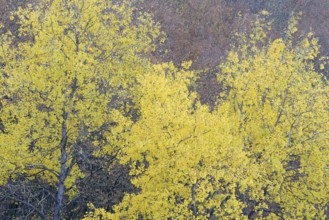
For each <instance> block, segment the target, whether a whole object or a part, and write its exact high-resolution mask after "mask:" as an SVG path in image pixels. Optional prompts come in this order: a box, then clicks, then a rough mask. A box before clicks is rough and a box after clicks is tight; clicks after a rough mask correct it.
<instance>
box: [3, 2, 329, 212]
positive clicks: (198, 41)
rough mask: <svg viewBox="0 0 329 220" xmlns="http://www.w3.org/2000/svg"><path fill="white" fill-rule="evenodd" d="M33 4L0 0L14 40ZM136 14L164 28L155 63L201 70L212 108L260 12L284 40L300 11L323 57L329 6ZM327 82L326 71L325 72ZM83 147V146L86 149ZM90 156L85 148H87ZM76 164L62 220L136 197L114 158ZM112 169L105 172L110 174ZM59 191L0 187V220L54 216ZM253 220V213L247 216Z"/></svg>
mask: <svg viewBox="0 0 329 220" xmlns="http://www.w3.org/2000/svg"><path fill="white" fill-rule="evenodd" d="M27 3H32V4H37V1H33V0H0V21H1V23H2V24H3V25H4V28H2V30H0V34H1V33H3V32H5V31H6V30H10V31H11V32H12V33H13V34H14V35H16V36H17V41H24V40H28V39H23V38H20V37H19V36H18V33H17V32H18V25H17V24H15V20H14V21H11V20H10V19H9V17H10V13H11V12H12V11H14V10H16V9H18V7H24V6H25V5H26V4H27ZM135 4H136V6H137V8H138V10H144V11H148V12H151V13H152V14H153V15H154V19H155V20H156V21H157V22H159V23H160V24H161V27H162V31H163V32H164V33H165V34H166V41H165V42H164V43H162V44H159V45H158V50H157V51H156V52H154V53H153V54H150V58H151V60H152V61H153V62H155V63H160V62H167V61H172V62H174V63H175V64H176V65H178V66H179V65H180V64H181V62H183V61H186V60H192V61H193V65H192V68H193V69H195V70H200V75H199V79H198V80H197V85H196V89H197V91H198V93H199V94H200V98H201V102H202V103H204V104H208V105H210V106H211V107H213V106H214V105H215V104H216V103H215V100H217V97H218V96H219V92H220V86H219V85H217V80H216V76H215V72H218V69H217V66H218V64H219V63H220V62H221V61H223V59H225V56H226V55H227V52H228V50H229V48H230V45H232V44H235V43H236V38H235V34H236V33H247V32H248V31H250V27H251V24H252V22H253V21H254V20H255V19H256V17H257V14H258V13H259V12H260V11H262V10H267V11H268V12H269V13H270V15H269V18H268V19H269V21H272V22H273V28H272V30H271V33H270V35H271V36H272V37H273V38H279V37H282V38H285V30H286V29H287V24H288V20H289V18H290V17H291V16H292V15H293V14H296V13H298V12H302V16H301V19H300V22H299V24H298V28H299V33H300V34H305V33H308V32H309V31H313V32H314V33H315V36H316V37H318V38H319V43H320V45H321V55H329V37H328V35H329V13H328V9H329V1H328V0H316V1H312V0H166V1H164V0H144V1H137V0H136V1H135ZM324 74H325V75H326V76H329V74H328V72H324ZM86 148H88V147H86ZM86 151H88V149H86ZM86 155H89V156H88V157H87V158H81V160H80V162H79V166H80V167H81V168H82V170H83V171H84V173H85V178H83V179H80V180H79V181H78V182H77V188H78V189H79V193H78V194H77V195H76V197H75V198H74V199H73V200H70V203H68V202H64V203H65V204H64V208H63V217H64V218H67V219H80V218H82V217H83V215H84V213H85V212H86V211H87V210H88V207H87V204H88V203H90V202H91V203H93V204H94V205H95V206H96V207H105V208H106V209H107V210H111V208H112V206H113V205H115V204H117V203H119V202H120V200H121V199H122V197H123V195H124V193H125V192H136V190H137V189H135V188H134V187H133V186H132V184H131V183H130V177H129V175H128V173H129V168H128V167H125V166H122V165H119V164H118V163H117V161H116V159H115V157H109V158H105V157H103V158H95V157H93V156H92V154H91V153H87V154H86ZM109 170H110V172H109ZM55 195H56V189H53V188H52V187H51V186H50V185H48V184H47V183H45V182H42V181H40V180H38V179H35V180H31V181H26V177H24V176H22V177H21V178H20V179H18V180H15V181H10V180H9V182H8V184H7V185H5V186H2V187H0V219H14V218H19V219H33V218H35V217H36V216H42V215H41V214H44V215H46V216H50V215H52V213H49V212H51V211H52V208H51V207H52V206H53V204H54V202H55V198H56V196H55ZM248 215H249V217H250V218H251V219H252V218H253V217H252V213H251V211H250V213H249V214H248Z"/></svg>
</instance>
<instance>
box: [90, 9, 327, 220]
mask: <svg viewBox="0 0 329 220" xmlns="http://www.w3.org/2000/svg"><path fill="white" fill-rule="evenodd" d="M263 13H264V14H266V12H263ZM293 24H294V21H292V22H291V25H290V26H289V27H290V28H289V30H288V33H287V36H288V37H289V39H288V40H287V41H286V42H284V41H283V40H282V39H276V40H273V41H272V40H268V38H267V32H266V29H267V28H268V27H267V25H264V23H263V22H261V20H258V21H257V22H256V23H255V31H254V32H253V33H252V34H251V35H250V36H241V38H240V45H239V46H237V47H233V48H232V50H231V52H230V53H229V56H228V58H227V61H226V62H225V63H223V64H222V65H221V73H220V74H218V79H219V81H220V82H221V83H222V84H223V85H224V87H225V88H227V90H226V91H225V93H223V94H222V97H223V98H222V99H221V100H218V101H219V105H218V108H217V109H216V110H214V111H212V112H210V111H209V110H208V108H207V107H206V106H203V105H201V104H200V103H199V101H198V98H197V96H196V94H195V93H193V92H191V91H189V86H190V85H191V83H193V80H192V79H193V72H190V71H187V70H186V69H185V68H186V67H187V66H188V65H186V63H185V64H184V66H185V68H182V69H181V70H179V69H177V68H175V67H174V66H173V65H172V64H162V65H156V66H154V69H153V71H152V72H151V73H148V74H145V75H143V76H141V77H139V78H138V81H139V82H140V92H141V93H142V95H141V98H140V101H139V103H140V114H141V115H140V118H139V120H138V121H137V122H136V123H134V124H133V125H132V128H131V130H130V134H129V135H128V136H127V139H126V141H127V147H126V148H124V149H123V154H122V157H121V159H122V162H123V163H128V164H130V163H132V164H131V166H132V171H131V175H132V176H133V177H134V179H133V181H132V182H133V184H134V185H135V186H136V187H138V188H139V189H140V192H137V193H135V194H127V195H126V196H125V198H124V199H123V201H122V203H121V204H119V205H117V206H116V207H115V208H114V211H115V212H114V213H107V212H106V210H104V209H95V210H94V212H91V213H87V215H86V219H93V218H94V219H95V218H96V219H97V218H99V217H100V216H101V217H102V218H105V219H106V218H108V219H119V218H123V219H124V218H143V219H144V218H145V219H171V218H181V219H209V218H210V219H218V218H219V219H220V218H225V219H226V218H227V219H248V218H251V219H253V218H268V219H296V218H297V219H298V218H304V217H306V218H310V219H312V218H324V211H325V209H326V205H327V202H328V197H329V190H328V180H329V179H328V178H329V175H328V164H329V159H328V158H329V157H328V156H329V139H328V136H329V130H328V126H329V118H328V117H329V114H328V107H329V106H328V105H329V103H328V94H329V93H328V92H329V87H328V85H327V81H326V80H325V79H323V78H322V77H321V74H319V73H317V72H316V71H315V70H314V65H313V63H312V60H313V59H314V58H315V57H316V56H317V54H318V45H317V41H316V39H315V38H313V36H312V33H310V34H309V35H308V36H305V37H304V38H303V39H302V40H301V41H300V42H299V43H297V44H293V43H292V39H293V37H294V32H295V31H296V29H295V26H294V25H293Z"/></svg>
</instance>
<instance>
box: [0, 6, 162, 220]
mask: <svg viewBox="0 0 329 220" xmlns="http://www.w3.org/2000/svg"><path fill="white" fill-rule="evenodd" d="M11 20H17V22H18V25H19V35H20V36H24V37H26V38H25V39H27V40H25V41H23V42H19V43H17V44H14V43H13V41H14V38H15V37H14V36H13V34H12V33H11V32H10V31H8V32H7V33H5V34H2V35H1V40H0V45H1V47H0V62H1V77H0V83H1V96H2V97H1V134H0V157H1V161H2V164H1V168H0V173H1V179H0V184H1V185H4V184H6V183H7V181H8V180H9V179H17V178H18V177H19V178H24V179H26V180H27V181H29V180H33V179H39V180H44V181H46V182H47V183H48V184H50V185H53V186H55V187H56V190H57V196H56V202H55V204H54V207H55V208H54V213H53V215H54V219H60V212H61V208H62V202H63V199H64V198H65V196H69V197H70V198H72V197H73V196H74V195H75V193H76V187H75V180H76V179H77V178H79V177H82V175H83V173H82V172H81V171H80V169H79V167H78V166H77V161H78V160H80V161H81V159H82V160H83V158H84V156H85V155H84V150H83V147H82V146H89V147H95V149H99V148H101V147H106V148H107V152H108V153H110V152H115V151H117V150H118V148H120V147H121V145H120V144H121V143H117V141H116V139H117V138H116V136H117V135H118V136H120V135H123V134H124V132H123V129H124V128H123V127H122V123H119V122H122V121H124V120H126V119H124V118H123V115H126V116H128V115H129V114H130V112H131V107H130V106H129V100H131V99H132V97H133V95H132V94H133V92H132V91H133V87H134V86H133V85H134V82H135V78H136V76H138V75H139V74H141V73H143V71H144V70H145V69H147V68H148V65H149V64H148V61H147V60H146V59H143V58H141V55H143V54H145V53H148V52H149V51H152V50H153V49H154V45H153V40H154V39H155V38H156V37H157V36H158V35H159V30H158V28H157V26H156V25H155V24H154V23H153V22H152V20H151V18H150V16H149V15H148V14H145V13H143V14H142V13H139V12H138V11H136V10H134V8H132V7H131V6H130V4H129V3H128V2H126V1H123V2H121V3H112V1H96V0H91V1H89V0H88V1H84V0H83V1H73V0H66V1H61V0H52V1H47V0H44V1H40V4H38V5H31V4H29V5H27V7H26V8H19V9H18V10H17V12H15V13H13V14H12V16H11ZM114 99H115V100H116V101H115V103H114V104H113V100H114ZM111 101H112V102H111ZM30 205H32V204H30ZM38 215H39V217H41V218H43V219H45V218H46V217H47V215H46V214H45V213H40V212H38Z"/></svg>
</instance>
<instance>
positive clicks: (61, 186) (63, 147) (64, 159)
mask: <svg viewBox="0 0 329 220" xmlns="http://www.w3.org/2000/svg"><path fill="white" fill-rule="evenodd" d="M68 117H69V113H67V114H66V116H65V118H64V122H63V125H62V140H61V158H60V159H61V161H60V163H61V170H60V173H59V176H58V180H59V181H58V182H59V183H58V192H57V198H56V204H55V210H54V220H60V217H61V208H62V201H63V198H64V193H65V186H64V183H65V179H66V175H67V168H66V163H67V153H66V144H67V132H66V130H67V128H66V120H67V118H68Z"/></svg>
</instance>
